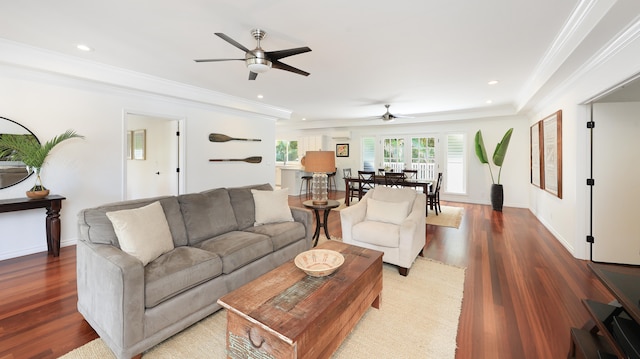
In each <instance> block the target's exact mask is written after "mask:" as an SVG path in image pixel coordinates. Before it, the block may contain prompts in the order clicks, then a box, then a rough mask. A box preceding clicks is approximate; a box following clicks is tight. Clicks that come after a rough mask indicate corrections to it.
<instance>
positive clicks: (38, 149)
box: [0, 130, 84, 169]
mask: <svg viewBox="0 0 640 359" xmlns="http://www.w3.org/2000/svg"><path fill="white" fill-rule="evenodd" d="M74 137H78V138H84V136H81V135H78V134H77V133H75V131H72V130H67V131H66V132H65V133H63V134H61V135H59V136H56V137H54V138H52V139H51V140H49V141H47V142H46V143H44V144H40V143H39V142H38V141H37V140H36V138H35V137H33V136H23V135H10V134H4V135H2V136H1V137H0V157H8V158H11V159H12V160H13V161H22V162H23V163H24V164H25V165H26V166H28V167H31V168H38V169H39V168H42V166H43V165H44V161H45V160H46V158H47V156H48V155H49V152H51V150H52V149H53V148H54V147H55V146H57V145H58V144H59V143H60V142H62V141H65V140H68V139H70V138H74Z"/></svg>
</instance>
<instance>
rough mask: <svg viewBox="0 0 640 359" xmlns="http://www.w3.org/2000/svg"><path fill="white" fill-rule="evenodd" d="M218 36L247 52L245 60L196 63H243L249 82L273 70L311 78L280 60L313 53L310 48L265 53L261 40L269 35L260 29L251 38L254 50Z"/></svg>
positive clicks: (218, 34) (219, 34)
mask: <svg viewBox="0 0 640 359" xmlns="http://www.w3.org/2000/svg"><path fill="white" fill-rule="evenodd" d="M216 35H217V36H218V37H220V38H221V39H223V40H224V41H226V42H228V43H230V44H231V45H233V46H235V47H237V48H238V49H240V50H242V51H244V52H245V55H244V59H203V60H194V61H195V62H219V61H236V60H239V61H243V60H244V62H245V65H246V66H247V68H248V69H249V80H255V79H256V77H258V74H261V73H265V72H267V71H269V69H271V68H276V69H279V70H285V71H289V72H293V73H296V74H298V75H303V76H309V73H308V72H306V71H302V70H300V69H297V68H295V67H293V66H290V65H287V64H285V63H282V62H280V61H279V60H280V59H283V58H285V57H289V56H293V55H298V54H302V53H305V52H309V51H311V49H310V48H308V47H298V48H294V49H288V50H279V51H264V50H263V49H262V48H261V47H260V40H262V39H264V37H265V36H266V35H267V33H266V32H264V31H263V30H260V29H253V30H251V36H253V37H254V38H255V39H256V41H257V46H256V48H255V49H253V50H249V49H248V48H246V47H245V46H243V45H242V44H240V43H239V42H237V41H235V40H234V39H232V38H230V37H229V36H227V35H225V34H223V33H221V32H216Z"/></svg>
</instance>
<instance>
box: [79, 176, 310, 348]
mask: <svg viewBox="0 0 640 359" xmlns="http://www.w3.org/2000/svg"><path fill="white" fill-rule="evenodd" d="M252 188H254V189H260V190H270V189H271V186H270V185H269V184H265V185H258V186H251V187H239V188H219V189H213V190H209V191H205V192H201V193H192V194H185V195H179V196H169V197H161V198H149V199H141V200H133V201H123V202H118V203H112V204H108V205H103V206H100V207H96V208H90V209H84V210H82V211H81V212H80V213H79V214H78V222H79V235H80V240H79V241H78V244H77V281H78V310H79V311H80V313H81V314H82V315H83V316H84V318H85V319H86V320H87V322H89V324H90V325H91V326H92V327H93V328H94V329H95V331H96V332H97V333H98V334H99V335H100V337H101V338H102V339H103V340H104V341H105V342H106V344H107V345H108V346H109V348H111V350H112V351H113V352H114V354H115V355H116V357H118V358H131V357H133V356H136V355H138V354H140V353H142V352H144V351H145V350H147V349H149V348H151V347H152V346H154V345H156V344H158V343H160V342H162V341H163V340H165V339H167V338H169V337H170V336H172V335H174V334H176V333H178V332H180V331H182V330H183V329H185V328H187V327H188V326H190V325H192V324H194V323H195V322H197V321H199V320H201V319H203V318H205V317H206V316H208V315H210V314H211V313H213V312H215V311H217V310H218V309H220V306H219V305H218V304H217V299H218V298H220V297H221V296H223V295H224V294H226V293H228V292H230V291H232V290H234V289H236V288H238V287H239V286H241V285H243V284H245V283H247V282H249V281H251V280H253V279H255V278H257V277H259V276H260V275H262V274H264V273H266V272H268V271H270V270H272V269H274V268H276V267H277V266H279V265H280V264H282V263H284V262H286V261H288V260H291V259H293V258H294V257H295V256H296V255H297V254H298V253H301V252H303V251H305V250H308V249H310V248H311V246H312V240H311V237H312V230H313V228H312V214H311V212H310V211H308V210H306V209H298V208H291V213H292V216H293V219H294V221H292V222H291V221H290V222H280V223H269V224H265V225H260V226H254V221H255V215H254V211H255V207H254V202H253V196H252V193H251V189H252ZM156 201H159V202H160V204H161V205H162V210H163V211H164V214H165V217H166V222H167V224H168V226H169V230H170V232H171V235H170V236H171V238H172V239H173V247H174V248H173V249H171V250H170V251H168V252H166V253H164V254H162V255H160V256H159V257H158V258H156V259H154V260H152V261H151V262H149V263H148V264H147V265H143V263H142V262H141V261H140V260H138V259H136V258H135V257H133V256H131V255H129V254H128V253H126V252H124V251H123V250H122V249H121V248H120V244H119V241H118V237H117V236H116V232H115V231H114V227H113V225H112V222H111V221H110V219H109V218H108V217H107V212H114V211H120V210H126V209H134V208H141V207H144V206H146V205H149V204H151V203H154V202H156Z"/></svg>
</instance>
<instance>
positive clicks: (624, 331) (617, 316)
mask: <svg viewBox="0 0 640 359" xmlns="http://www.w3.org/2000/svg"><path fill="white" fill-rule="evenodd" d="M588 266H589V267H590V268H591V270H592V271H593V273H594V274H595V275H596V277H598V279H599V280H600V281H601V282H602V283H603V284H604V285H605V286H606V287H607V288H608V289H609V291H611V293H612V294H613V295H614V297H615V298H616V300H617V302H613V303H609V304H605V303H600V302H596V301H593V300H589V299H584V300H583V303H584V305H585V307H586V308H587V310H588V311H589V314H590V315H591V318H592V319H591V320H589V321H588V322H587V323H586V324H585V325H584V326H583V327H582V329H577V328H571V346H570V349H569V355H568V358H612V359H613V358H619V359H622V358H637V357H638V356H637V354H636V353H637V352H638V350H639V349H640V326H638V323H640V267H637V266H636V267H634V266H624V265H611V264H597V263H589V264H588Z"/></svg>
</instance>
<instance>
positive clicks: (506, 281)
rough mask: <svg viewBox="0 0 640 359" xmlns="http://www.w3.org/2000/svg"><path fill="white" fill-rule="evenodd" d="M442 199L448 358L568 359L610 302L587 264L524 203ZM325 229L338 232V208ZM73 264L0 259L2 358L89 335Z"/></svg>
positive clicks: (436, 248) (67, 251)
mask: <svg viewBox="0 0 640 359" xmlns="http://www.w3.org/2000/svg"><path fill="white" fill-rule="evenodd" d="M332 197H335V198H342V197H344V192H338V193H332ZM303 200H304V198H303V199H301V198H298V197H289V203H290V205H292V206H297V207H302V201H303ZM443 204H445V205H453V206H460V207H464V208H465V214H464V217H463V219H462V224H461V225H460V228H459V229H454V228H446V227H435V226H427V238H426V249H425V256H426V257H428V258H431V259H434V260H437V261H441V262H444V263H448V264H451V265H455V266H460V267H466V268H467V269H466V281H465V288H464V299H463V303H462V313H461V316H460V325H459V329H458V339H457V340H458V350H457V354H456V358H458V359H463V358H474V359H476V358H492V359H496V358H505V359H506V358H509V359H511V358H532V359H534V358H535V359H538V358H566V356H567V352H568V350H569V328H570V327H571V326H574V327H580V326H582V325H583V324H584V322H585V321H587V319H589V317H588V314H587V311H586V310H585V309H584V307H583V305H582V304H581V302H580V300H581V299H582V298H592V299H595V300H599V301H603V302H608V301H610V300H612V299H613V298H612V297H611V296H610V294H609V293H608V292H607V290H606V289H605V288H604V287H603V286H602V285H601V284H600V282H599V281H598V280H597V279H596V278H595V277H594V276H593V275H592V274H591V272H590V270H589V269H588V268H587V266H586V262H585V261H580V260H576V259H574V258H573V257H572V256H571V255H570V254H569V253H568V252H567V251H566V250H565V248H564V247H563V246H562V245H561V244H560V243H559V242H558V241H557V240H555V239H554V238H553V236H552V235H551V233H550V232H549V231H548V230H547V229H546V228H544V226H543V225H542V224H541V223H539V222H538V221H537V220H536V219H535V217H534V216H533V215H532V214H531V213H530V212H529V210H527V209H519V208H506V207H505V208H504V211H503V212H495V211H492V210H491V208H490V206H482V205H471V204H462V203H446V202H443ZM430 215H433V213H430ZM329 231H330V234H331V235H332V236H338V237H340V236H341V235H342V232H341V227H340V216H339V213H338V212H335V211H332V212H331V214H330V216H329ZM14 240H19V238H14ZM75 265H76V258H75V247H65V248H62V250H61V254H60V257H58V258H53V257H48V256H47V255H46V253H38V254H33V255H29V256H25V257H20V258H15V259H10V260H5V261H1V262H0V293H1V294H0V295H1V297H0V359H8V358H57V357H58V356H60V355H62V354H64V353H66V352H68V351H70V350H72V349H73V348H76V347H78V346H81V345H83V344H84V343H87V342H89V341H91V340H92V339H94V338H96V334H95V332H94V331H93V330H92V329H91V327H90V326H89V325H88V324H87V323H86V322H85V321H84V320H83V319H82V316H81V315H80V314H79V313H78V312H77V310H76V283H75V280H76V271H75V270H76V269H75ZM409 275H411V272H409ZM425 295H429V294H428V293H425ZM383 300H384V299H383ZM425 309H428V308H425ZM399 344H400V343H399Z"/></svg>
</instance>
